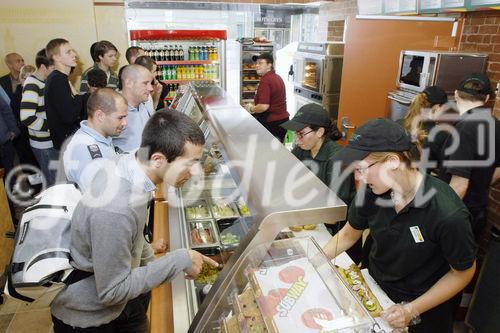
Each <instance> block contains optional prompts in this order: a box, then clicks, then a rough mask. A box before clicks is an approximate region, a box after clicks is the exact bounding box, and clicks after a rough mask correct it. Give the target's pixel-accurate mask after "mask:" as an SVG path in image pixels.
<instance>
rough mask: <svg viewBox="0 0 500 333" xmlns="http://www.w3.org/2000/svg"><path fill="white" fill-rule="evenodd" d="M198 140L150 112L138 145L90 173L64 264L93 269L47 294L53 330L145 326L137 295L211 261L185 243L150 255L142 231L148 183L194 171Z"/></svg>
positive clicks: (151, 186) (168, 116) (165, 114)
mask: <svg viewBox="0 0 500 333" xmlns="http://www.w3.org/2000/svg"><path fill="white" fill-rule="evenodd" d="M204 143H205V139H204V137H203V133H202V132H201V130H200V129H199V128H198V126H197V125H196V124H195V123H194V122H193V121H192V120H191V119H189V118H188V117H187V116H186V115H184V114H181V113H179V112H177V111H160V112H156V113H155V114H154V115H153V116H152V117H151V118H150V119H149V121H148V122H147V123H146V126H145V128H144V132H143V135H142V143H141V149H139V151H137V152H136V153H135V154H127V155H124V156H122V158H120V159H119V160H118V161H117V162H116V165H115V164H112V163H109V164H107V167H105V166H104V167H102V168H100V169H99V170H98V171H97V174H96V176H95V178H94V179H93V181H92V182H91V184H90V186H89V188H88V189H87V191H85V193H84V194H83V198H82V200H81V201H80V203H79V204H78V206H77V207H76V209H75V211H74V213H73V220H72V222H71V223H72V224H71V256H72V260H73V261H72V264H73V266H74V267H76V268H78V269H79V270H82V271H87V272H93V273H94V274H93V275H92V276H90V277H87V278H85V279H83V280H81V281H78V282H76V283H74V284H71V285H69V286H68V287H67V288H66V289H64V290H63V291H61V292H60V293H59V294H58V295H57V297H56V298H55V299H54V301H53V303H52V305H51V310H52V321H53V323H54V332H55V333H59V332H134V333H141V332H147V331H148V319H147V316H146V310H147V309H145V308H144V306H143V303H142V302H141V299H140V296H141V295H142V294H144V293H146V292H148V291H150V290H151V289H152V288H154V287H156V286H158V285H160V284H161V283H163V282H166V281H169V280H171V279H172V278H173V277H174V276H176V275H177V274H179V273H182V272H184V273H186V278H189V279H193V278H196V276H197V275H198V274H199V273H200V271H201V266H202V264H203V263H204V262H205V263H208V264H210V265H213V266H217V263H216V262H215V261H213V260H211V259H210V258H207V257H205V256H203V255H201V254H200V253H198V252H196V251H192V250H186V249H180V250H176V251H173V252H170V253H168V254H166V255H165V256H163V257H160V258H158V259H155V258H154V256H153V252H152V250H151V248H150V247H149V246H147V245H146V242H145V240H144V235H143V230H144V226H145V222H146V220H147V216H148V202H149V201H150V200H151V198H152V192H153V191H154V190H155V189H156V185H158V184H161V183H162V182H164V183H166V184H168V185H171V186H181V185H182V184H184V183H185V182H186V181H187V180H188V179H189V178H191V176H192V175H193V174H196V173H198V172H199V170H200V166H199V160H200V158H201V156H202V151H203V145H204ZM141 261H142V264H143V266H140V264H141Z"/></svg>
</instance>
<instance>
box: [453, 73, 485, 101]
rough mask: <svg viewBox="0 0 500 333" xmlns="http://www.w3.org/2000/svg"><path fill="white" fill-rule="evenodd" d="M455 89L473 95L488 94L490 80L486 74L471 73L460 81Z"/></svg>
mask: <svg viewBox="0 0 500 333" xmlns="http://www.w3.org/2000/svg"><path fill="white" fill-rule="evenodd" d="M457 90H459V91H463V92H466V93H468V94H471V95H473V96H476V95H489V94H491V82H490V79H489V78H488V76H486V74H483V73H472V74H469V75H467V76H466V77H465V78H464V79H463V80H462V81H460V83H459V84H458V89H457Z"/></svg>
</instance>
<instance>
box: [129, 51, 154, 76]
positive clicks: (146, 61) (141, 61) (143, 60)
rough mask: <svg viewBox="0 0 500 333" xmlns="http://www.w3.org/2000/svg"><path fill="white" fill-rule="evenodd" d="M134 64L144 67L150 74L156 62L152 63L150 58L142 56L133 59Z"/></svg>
mask: <svg viewBox="0 0 500 333" xmlns="http://www.w3.org/2000/svg"><path fill="white" fill-rule="evenodd" d="M134 64H136V65H141V66H143V67H146V68H147V69H148V70H149V71H150V72H151V71H152V70H153V66H155V65H156V61H154V60H153V58H151V57H150V56H147V55H143V56H140V57H137V59H135V62H134Z"/></svg>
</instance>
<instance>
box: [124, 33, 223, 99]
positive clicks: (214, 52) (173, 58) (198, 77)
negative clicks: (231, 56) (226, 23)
mask: <svg viewBox="0 0 500 333" xmlns="http://www.w3.org/2000/svg"><path fill="white" fill-rule="evenodd" d="M226 40H227V32H226V31H225V30H131V31H130V44H131V45H133V46H140V47H142V48H143V49H144V50H145V51H146V54H147V55H148V56H150V57H151V58H153V59H154V60H155V61H156V64H157V65H158V68H157V79H158V80H160V81H162V82H164V83H165V84H167V85H171V86H172V87H175V90H176V89H177V87H178V85H179V84H180V85H182V84H186V83H188V82H210V83H215V84H216V85H219V86H221V87H223V88H225V86H226V62H225V59H226V55H225V52H226Z"/></svg>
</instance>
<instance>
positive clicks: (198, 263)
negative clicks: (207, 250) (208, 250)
mask: <svg viewBox="0 0 500 333" xmlns="http://www.w3.org/2000/svg"><path fill="white" fill-rule="evenodd" d="M188 252H189V256H190V257H191V263H192V264H191V269H190V270H189V271H187V272H186V279H189V280H194V279H196V278H197V277H198V274H200V272H201V267H202V266H203V263H207V264H209V265H212V266H214V267H219V264H218V263H217V262H216V261H214V260H212V259H210V258H209V257H206V256H204V255H203V254H201V253H200V252H197V251H194V250H189V251H188Z"/></svg>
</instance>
